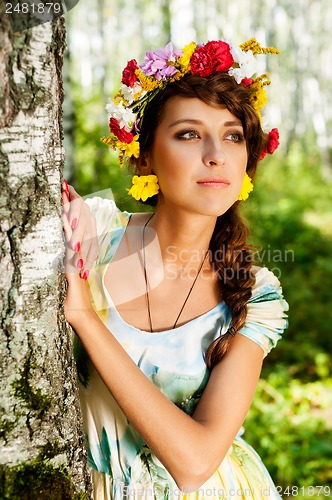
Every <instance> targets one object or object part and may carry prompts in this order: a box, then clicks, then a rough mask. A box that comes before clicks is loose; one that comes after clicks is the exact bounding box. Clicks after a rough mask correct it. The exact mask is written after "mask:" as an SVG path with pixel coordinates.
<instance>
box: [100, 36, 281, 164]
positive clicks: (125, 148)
mask: <svg viewBox="0 0 332 500" xmlns="http://www.w3.org/2000/svg"><path fill="white" fill-rule="evenodd" d="M254 54H279V50H277V49H275V48H273V47H267V48H263V47H261V45H260V44H259V43H258V42H257V40H256V39H255V38H251V39H250V40H248V41H247V42H245V43H243V44H242V45H240V47H233V46H232V44H231V43H229V42H225V41H223V40H219V41H211V42H207V43H206V44H205V45H196V43H195V42H191V43H189V44H188V45H186V46H185V47H184V48H183V49H182V50H174V49H173V45H172V43H171V42H169V43H168V44H167V45H166V47H165V48H164V49H157V50H151V51H148V52H146V54H145V57H144V61H143V64H141V65H138V64H137V61H136V60H135V59H132V60H130V61H129V62H128V63H127V66H126V67H125V68H124V70H123V72H122V80H121V87H120V90H119V91H118V92H117V94H116V95H115V97H114V98H113V99H110V102H109V103H108V104H107V105H106V110H107V111H108V113H109V118H110V120H109V128H110V132H111V135H110V136H108V137H102V138H101V141H102V142H104V143H105V144H107V145H108V146H110V147H111V148H112V149H113V150H115V151H116V150H118V151H119V162H120V165H123V162H124V159H125V158H126V157H127V158H131V157H134V158H138V157H139V154H140V148H139V142H138V138H139V134H140V129H139V127H140V125H141V124H142V120H143V115H144V110H145V107H146V105H147V103H148V102H149V101H151V99H152V98H153V97H154V96H155V95H156V94H157V93H158V92H160V91H161V90H163V89H164V88H165V87H166V86H167V85H168V84H169V83H172V82H174V81H176V80H180V79H181V78H183V77H184V76H185V75H186V74H192V75H199V76H202V77H206V76H210V75H211V74H212V73H216V72H223V73H228V74H229V75H231V76H232V77H233V78H234V79H235V81H236V82H237V83H238V84H239V85H243V86H244V87H247V88H248V91H249V95H250V101H251V103H252V106H253V108H254V109H255V110H256V112H257V114H258V116H259V118H260V120H261V121H262V116H261V110H262V108H263V107H264V106H265V104H266V103H267V98H266V92H265V89H264V87H265V86H266V85H269V84H270V83H271V82H270V80H269V75H268V73H263V74H262V75H260V76H254V75H256V73H257V61H256V59H255V57H254ZM278 145H279V132H278V130H277V129H272V130H271V131H270V132H269V134H268V138H267V144H266V148H265V150H264V151H263V153H262V155H261V159H263V158H264V157H265V155H266V154H267V153H269V154H272V153H273V152H274V151H275V149H276V148H277V147H278Z"/></svg>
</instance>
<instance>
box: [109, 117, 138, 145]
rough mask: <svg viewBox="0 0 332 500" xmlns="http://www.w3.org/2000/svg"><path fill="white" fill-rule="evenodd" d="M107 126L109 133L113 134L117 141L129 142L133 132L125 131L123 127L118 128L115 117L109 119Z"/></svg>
mask: <svg viewBox="0 0 332 500" xmlns="http://www.w3.org/2000/svg"><path fill="white" fill-rule="evenodd" d="M109 126H110V131H111V133H112V134H114V135H115V137H117V138H118V139H119V141H121V142H125V143H126V144H129V143H130V142H131V141H132V140H133V138H134V136H133V134H132V133H131V132H127V130H126V129H125V128H124V127H122V128H120V125H119V123H118V122H117V120H116V119H115V118H111V119H110V124H109Z"/></svg>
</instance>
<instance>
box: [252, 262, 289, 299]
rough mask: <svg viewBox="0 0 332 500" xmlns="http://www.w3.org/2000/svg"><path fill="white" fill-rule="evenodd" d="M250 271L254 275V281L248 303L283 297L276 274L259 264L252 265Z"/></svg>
mask: <svg viewBox="0 0 332 500" xmlns="http://www.w3.org/2000/svg"><path fill="white" fill-rule="evenodd" d="M252 272H253V274H254V276H255V283H254V286H253V288H252V293H251V298H250V299H249V301H248V304H249V303H253V302H258V301H259V302H260V301H263V300H267V301H270V300H275V299H280V298H283V292H282V287H281V283H280V281H279V278H278V277H277V276H276V274H274V273H273V272H272V271H270V270H269V269H268V268H267V267H259V266H253V267H252Z"/></svg>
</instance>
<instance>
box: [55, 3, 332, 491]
mask: <svg viewBox="0 0 332 500" xmlns="http://www.w3.org/2000/svg"><path fill="white" fill-rule="evenodd" d="M329 19H332V4H331V2H329V0H317V1H314V0H311V1H310V0H296V1H293V0H280V1H276V0H251V1H250V2H248V1H247V0H237V1H236V2H228V1H223V0H139V1H135V2H133V1H131V0H117V1H115V0H96V1H95V2H88V1H87V0H80V2H79V4H78V5H77V6H76V7H75V8H74V9H73V10H72V11H71V12H70V13H69V14H67V16H66V24H67V32H68V50H67V52H66V54H65V77H64V78H65V94H66V95H65V103H64V124H65V144H66V149H67V161H66V167H65V177H67V179H68V181H69V182H70V183H72V184H73V185H74V186H75V187H76V189H77V190H78V191H79V192H80V194H82V195H89V196H90V195H91V194H92V193H94V192H96V191H101V190H108V191H103V194H102V195H103V196H108V195H109V194H110V191H109V188H111V190H112V192H113V195H114V198H115V200H116V202H117V204H118V206H119V207H120V208H121V209H123V210H124V209H125V210H129V211H132V210H138V209H139V210H142V207H140V206H138V205H136V204H135V202H134V201H133V200H131V199H130V198H129V197H128V196H127V194H126V187H128V186H129V185H130V175H129V173H128V172H127V171H126V170H125V169H122V170H120V169H119V168H118V166H117V160H116V156H115V155H114V154H112V152H110V151H109V150H108V148H107V147H105V146H104V145H103V144H102V143H100V142H99V138H100V137H101V136H102V135H105V134H107V133H108V127H107V114H106V111H105V109H104V107H105V104H106V103H107V102H108V98H109V97H110V96H112V95H113V94H114V92H115V91H116V90H117V88H118V86H119V83H120V77H121V71H122V69H123V68H124V66H125V64H126V62H127V60H129V59H132V58H136V59H137V60H138V61H141V60H142V58H143V55H144V53H145V51H146V50H150V49H153V48H158V47H162V46H164V45H166V43H167V42H168V41H169V40H172V41H173V44H174V46H175V47H176V48H181V47H183V46H184V45H185V44H186V43H188V42H190V41H191V40H195V41H197V42H204V41H206V40H212V39H219V38H224V39H226V40H228V39H229V40H232V41H233V43H235V44H240V43H242V42H243V41H245V40H247V39H249V38H251V37H253V36H255V37H256V38H257V39H258V40H259V41H260V42H261V43H262V45H263V46H275V47H278V48H279V49H280V51H281V54H280V56H278V57H275V56H269V57H268V58H265V57H264V58H262V59H264V61H263V60H262V61H261V64H262V69H263V70H264V69H266V70H267V71H270V73H271V79H272V85H271V87H270V88H268V89H267V92H268V98H269V106H268V108H269V110H268V115H267V117H266V118H267V121H268V123H269V124H270V126H271V128H272V126H277V127H279V130H280V135H281V146H280V148H279V150H278V152H277V153H276V154H275V155H274V156H273V157H269V158H267V159H265V160H264V162H263V163H262V165H261V166H260V169H259V172H258V175H257V178H256V183H257V185H255V189H254V192H253V193H252V194H251V196H250V199H249V201H248V202H246V203H245V204H244V206H243V209H244V212H245V215H246V217H247V219H248V220H249V223H250V226H251V235H252V237H251V240H252V242H253V243H254V244H256V245H258V247H257V254H256V258H257V261H258V264H259V265H266V266H267V267H269V268H270V269H272V270H273V271H274V272H275V273H276V274H277V276H278V277H279V278H280V280H281V282H282V285H283V290H284V295H285V297H286V299H287V301H288V302H289V305H290V313H289V328H288V330H287V331H286V333H285V335H284V339H283V340H282V341H280V342H279V344H278V348H277V349H275V350H274V351H272V353H271V354H270V355H269V357H268V358H267V359H266V362H265V363H264V368H263V374H262V379H261V381H260V383H259V386H258V390H257V394H256V397H255V400H254V403H253V405H252V408H251V410H250V413H249V416H248V418H247V420H246V423H245V427H246V439H247V440H248V441H249V442H250V443H251V444H252V445H253V446H254V448H255V449H256V450H257V451H258V452H259V454H260V455H261V456H262V458H263V461H264V462H265V463H266V465H267V467H268V469H269V470H270V472H271V474H272V476H273V478H274V480H275V482H276V484H277V485H280V486H281V487H282V488H280V489H282V491H283V493H284V495H285V496H287V495H289V496H300V497H302V498H312V497H314V498H326V497H327V496H330V491H331V490H330V489H328V488H332V469H331V456H332V439H331V427H332V404H331V403H332V391H331V388H332V378H331V366H332V365H331V352H332V335H331V327H332V307H331V306H332V258H331V255H332V208H331V207H332V205H331V202H332V189H331V188H332V86H331V80H332V66H331V64H330V60H331V53H332V37H331V26H330V23H329V21H328V20H329ZM265 60H267V61H265ZM264 64H267V66H266V67H264ZM320 486H324V487H325V488H324V489H321V488H319V487H320ZM296 487H297V488H298V489H297V488H296ZM313 487H314V489H313ZM327 493H328V494H327Z"/></svg>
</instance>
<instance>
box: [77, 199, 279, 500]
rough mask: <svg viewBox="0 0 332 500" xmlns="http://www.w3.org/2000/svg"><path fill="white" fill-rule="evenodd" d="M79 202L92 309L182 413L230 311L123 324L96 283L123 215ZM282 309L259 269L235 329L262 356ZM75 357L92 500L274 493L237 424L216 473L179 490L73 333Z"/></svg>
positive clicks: (189, 406)
mask: <svg viewBox="0 0 332 500" xmlns="http://www.w3.org/2000/svg"><path fill="white" fill-rule="evenodd" d="M87 203H88V204H89V206H90V209H91V211H92V212H93V213H94V214H95V216H96V220H97V232H98V235H99V245H100V248H99V260H98V261H97V262H96V264H95V265H94V267H93V269H92V271H91V273H90V277H89V280H88V282H89V287H90V292H91V297H92V302H93V304H94V308H95V310H96V311H97V312H98V315H99V316H100V318H101V319H102V321H103V322H104V323H105V324H106V326H107V327H108V328H109V329H110V331H112V333H113V335H114V336H115V337H116V338H117V339H118V341H119V342H120V343H121V345H122V346H123V347H124V349H125V350H126V351H127V352H128V354H129V355H130V356H131V358H132V359H133V360H134V361H135V363H136V364H137V365H138V367H139V368H140V369H141V370H142V371H143V372H144V373H145V375H146V376H147V377H148V378H149V379H150V380H152V382H153V383H154V384H155V385H156V386H157V387H159V388H160V390H161V391H162V392H163V393H164V394H165V395H166V396H167V397H168V398H169V399H170V400H171V401H173V402H174V403H175V404H176V405H177V406H179V407H180V408H181V409H182V410H183V411H185V412H186V413H187V414H189V415H190V414H192V413H193V411H194V409H195V406H196V404H197V402H198V401H199V399H200V396H201V395H202V392H203V390H204V388H205V386H206V384H207V381H208V378H209V371H208V369H207V368H206V365H205V362H204V353H205V351H206V349H207V347H208V345H209V344H210V343H211V342H212V341H213V340H214V339H215V338H216V337H218V336H219V335H220V334H223V333H225V332H226V331H227V329H228V326H229V324H230V320H231V316H230V311H229V309H228V307H227V305H226V304H225V303H224V302H220V303H219V304H218V305H217V306H216V307H214V308H213V309H212V310H210V311H208V312H207V313H205V314H203V315H202V316H199V317H197V318H195V319H193V320H191V321H189V322H188V323H186V324H184V325H182V326H179V327H176V328H175V329H173V330H167V331H161V332H154V333H151V332H146V331H142V330H139V329H138V328H135V327H133V326H131V325H129V324H128V323H126V322H125V321H124V320H123V319H122V318H121V316H120V315H119V313H118V312H117V310H116V308H115V306H114V304H113V302H112V299H111V297H110V295H109V293H108V291H107V289H106V288H105V286H104V282H103V276H104V274H105V271H106V269H107V265H108V263H109V262H110V260H111V259H112V256H113V255H114V253H115V250H116V249H117V247H118V245H119V243H120V241H121V238H122V236H123V234H124V231H125V228H126V225H127V223H128V220H129V216H130V214H128V213H127V212H120V211H119V210H118V209H117V207H116V206H115V204H114V202H113V201H110V200H104V199H101V198H97V197H95V198H92V199H90V200H87ZM287 309H288V306H287V303H286V302H285V301H284V300H283V298H282V292H281V288H280V284H279V281H278V280H277V278H276V277H275V276H274V274H273V273H271V272H270V271H269V270H267V269H266V268H261V269H260V270H259V271H258V272H257V274H256V284H255V286H254V288H253V294H252V297H251V299H250V301H249V302H248V316H247V321H246V325H245V326H244V328H243V329H242V330H241V332H240V333H241V334H242V335H245V336H247V337H249V338H250V339H252V340H253V341H254V342H256V343H257V344H259V345H260V346H261V347H262V349H263V350H264V353H265V355H266V354H267V353H268V352H269V351H270V349H271V348H272V347H274V346H275V345H276V343H277V341H278V339H279V338H280V337H281V335H282V333H283V330H284V328H285V327H286V326H287V319H286V314H285V311H286V310H287ZM75 357H76V362H77V369H78V375H79V389H80V399H81V408H82V415H83V421H84V428H85V432H86V440H87V443H88V459H89V465H90V467H91V471H92V479H93V485H94V499H96V500H106V499H107V500H109V499H115V500H123V499H125V498H130V499H157V500H159V499H163V500H164V499H169V500H173V499H178V498H181V499H184V500H193V499H200V500H203V499H209V500H210V499H228V498H232V499H234V498H235V499H239V498H241V499H242V498H245V499H247V498H251V499H256V500H257V499H263V498H264V499H276V498H280V496H279V495H278V493H277V491H276V489H275V487H274V485H273V482H272V480H271V478H270V476H269V473H268V472H267V470H266V468H265V467H264V465H263V463H262V461H261V459H260V458H259V456H258V455H257V453H256V452H255V451H254V450H253V448H252V447H251V446H249V445H248V444H247V443H246V442H245V441H244V440H243V439H242V437H241V434H242V433H243V428H241V429H240V431H239V433H238V434H237V436H236V438H235V440H234V442H233V444H232V446H231V447H230V449H229V451H228V453H227V455H226V456H225V458H224V460H223V461H222V463H221V465H220V467H219V468H218V470H217V471H216V473H215V474H213V476H212V477H211V478H210V479H209V480H208V481H207V482H206V483H205V484H204V485H203V486H202V487H201V488H199V490H197V491H196V492H194V493H184V492H180V491H179V489H178V488H177V485H176V483H175V482H174V480H173V479H172V477H171V476H170V474H169V473H168V472H167V470H166V469H165V468H164V466H163V465H162V464H161V463H160V461H159V460H158V459H157V458H156V457H155V456H154V454H153V453H152V452H151V450H150V449H149V448H148V447H147V445H145V443H144V442H143V440H142V438H141V437H140V436H139V434H138V433H137V432H136V430H135V429H134V428H133V427H132V426H131V424H130V423H129V422H128V420H127V418H126V416H125V415H124V414H123V412H122V411H121V410H120V408H119V407H118V405H117V403H116V402H115V400H114V399H113V397H112V395H111V394H110V392H109V391H108V389H107V388H106V386H105V385H104V383H103V382H102V380H101V379H100V377H99V375H98V374H97V372H96V370H95V369H94V367H93V366H92V364H91V362H89V360H88V357H87V355H86V353H85V351H84V348H83V347H82V345H81V344H80V342H79V340H78V339H76V341H75ZM111 369H112V367H110V370H111ZM142 404H144V402H143V401H142Z"/></svg>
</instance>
